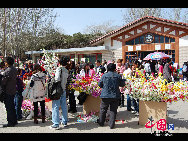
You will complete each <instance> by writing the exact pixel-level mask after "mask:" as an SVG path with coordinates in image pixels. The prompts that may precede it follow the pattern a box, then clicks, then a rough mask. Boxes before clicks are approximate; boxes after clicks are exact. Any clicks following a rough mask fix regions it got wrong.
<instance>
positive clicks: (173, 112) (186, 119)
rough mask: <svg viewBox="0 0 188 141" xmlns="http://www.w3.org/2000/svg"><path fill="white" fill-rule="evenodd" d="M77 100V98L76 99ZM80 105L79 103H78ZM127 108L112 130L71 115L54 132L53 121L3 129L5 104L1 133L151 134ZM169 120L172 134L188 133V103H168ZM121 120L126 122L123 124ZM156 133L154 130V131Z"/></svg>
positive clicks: (1, 107)
mask: <svg viewBox="0 0 188 141" xmlns="http://www.w3.org/2000/svg"><path fill="white" fill-rule="evenodd" d="M76 99H77V98H76ZM77 103H78V101H77ZM126 109H127V108H126V99H125V107H121V108H120V107H119V108H118V113H117V117H116V119H117V120H120V121H117V122H116V125H115V128H114V129H110V128H109V126H108V123H107V122H106V123H105V126H104V127H100V126H99V125H98V124H97V123H93V122H89V123H79V122H77V118H76V117H75V114H72V113H69V114H68V117H69V122H68V126H67V127H63V126H62V125H61V126H60V127H61V128H60V130H52V129H50V128H49V126H50V125H52V122H51V121H46V123H42V121H41V120H40V119H39V124H34V123H33V120H23V121H18V123H19V124H18V125H16V126H15V127H7V128H2V124H6V123H7V121H6V110H5V107H4V104H2V103H0V133H150V129H148V128H145V127H144V126H141V125H138V120H139V117H138V116H135V115H133V114H131V112H129V111H127V110H126ZM167 109H168V118H167V123H171V124H174V130H169V131H168V132H170V133H188V102H183V101H179V102H176V103H172V104H170V103H168V104H167ZM77 110H78V113H81V112H82V106H81V105H78V104H77ZM121 120H125V122H124V123H122V121H121ZM153 131H154V130H153Z"/></svg>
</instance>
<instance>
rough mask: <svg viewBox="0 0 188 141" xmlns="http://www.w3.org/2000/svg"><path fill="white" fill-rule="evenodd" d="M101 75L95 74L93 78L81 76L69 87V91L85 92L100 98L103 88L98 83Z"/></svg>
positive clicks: (77, 76) (78, 75) (76, 77)
mask: <svg viewBox="0 0 188 141" xmlns="http://www.w3.org/2000/svg"><path fill="white" fill-rule="evenodd" d="M100 78H101V75H98V74H95V75H93V76H91V77H83V76H81V75H80V74H77V75H76V76H75V79H73V83H72V84H70V85H69V89H74V90H75V91H79V92H80V93H81V92H85V93H86V94H89V95H92V96H94V97H98V96H100V94H101V88H100V87H99V86H98V82H99V80H100Z"/></svg>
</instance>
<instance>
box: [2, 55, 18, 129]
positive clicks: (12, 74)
mask: <svg viewBox="0 0 188 141" xmlns="http://www.w3.org/2000/svg"><path fill="white" fill-rule="evenodd" d="M13 64H14V58H12V57H7V58H6V61H5V66H6V67H7V68H6V70H5V72H4V74H3V77H2V82H1V84H2V86H4V87H5V108H6V111H7V121H8V124H5V125H3V127H14V126H15V125H16V124H18V122H17V117H16V110H15V105H14V97H15V94H16V77H17V69H16V68H15V67H13Z"/></svg>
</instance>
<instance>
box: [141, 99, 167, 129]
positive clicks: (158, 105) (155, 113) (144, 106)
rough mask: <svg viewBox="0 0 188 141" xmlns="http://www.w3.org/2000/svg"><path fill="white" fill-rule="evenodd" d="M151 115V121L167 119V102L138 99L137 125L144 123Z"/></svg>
mask: <svg viewBox="0 0 188 141" xmlns="http://www.w3.org/2000/svg"><path fill="white" fill-rule="evenodd" d="M151 116H152V118H153V120H154V121H153V123H156V122H157V121H159V120H160V119H165V120H166V119H167V103H166V102H156V101H142V100H140V101H139V125H144V126H145V124H146V123H147V122H148V121H149V120H148V118H150V117H151Z"/></svg>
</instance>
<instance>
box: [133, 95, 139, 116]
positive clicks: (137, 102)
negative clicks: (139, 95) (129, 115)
mask: <svg viewBox="0 0 188 141" xmlns="http://www.w3.org/2000/svg"><path fill="white" fill-rule="evenodd" d="M133 107H134V110H135V111H137V112H138V113H139V99H134V98H133Z"/></svg>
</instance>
